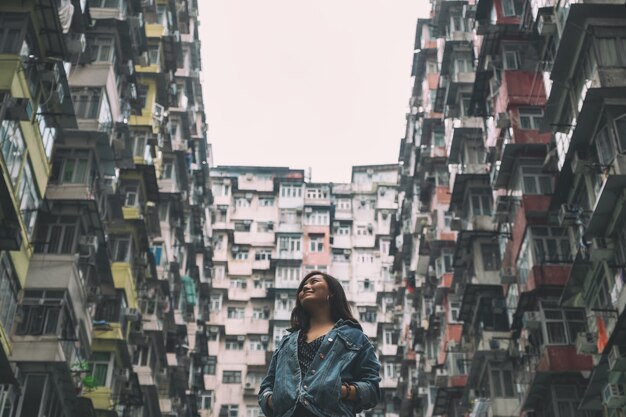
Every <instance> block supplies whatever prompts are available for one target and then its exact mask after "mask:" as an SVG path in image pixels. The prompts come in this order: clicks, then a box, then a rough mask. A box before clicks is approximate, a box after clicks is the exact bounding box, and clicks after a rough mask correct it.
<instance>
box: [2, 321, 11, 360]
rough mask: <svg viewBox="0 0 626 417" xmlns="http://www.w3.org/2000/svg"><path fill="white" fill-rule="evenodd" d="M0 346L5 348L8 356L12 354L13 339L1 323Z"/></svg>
mask: <svg viewBox="0 0 626 417" xmlns="http://www.w3.org/2000/svg"><path fill="white" fill-rule="evenodd" d="M0 346H1V348H2V349H3V350H4V353H5V354H6V355H7V356H11V341H10V340H9V335H8V334H7V332H6V330H5V329H4V327H2V325H1V324H0Z"/></svg>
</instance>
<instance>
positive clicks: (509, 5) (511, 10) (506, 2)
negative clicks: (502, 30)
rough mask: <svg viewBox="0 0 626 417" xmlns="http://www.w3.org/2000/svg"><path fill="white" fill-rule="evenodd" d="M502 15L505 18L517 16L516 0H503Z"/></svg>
mask: <svg viewBox="0 0 626 417" xmlns="http://www.w3.org/2000/svg"><path fill="white" fill-rule="evenodd" d="M502 14H503V15H504V16H505V17H509V16H515V14H516V13H515V2H514V0H502Z"/></svg>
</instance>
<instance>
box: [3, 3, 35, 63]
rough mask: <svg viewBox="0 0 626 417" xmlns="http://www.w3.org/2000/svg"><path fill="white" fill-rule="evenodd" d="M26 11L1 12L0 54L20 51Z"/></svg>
mask: <svg viewBox="0 0 626 417" xmlns="http://www.w3.org/2000/svg"><path fill="white" fill-rule="evenodd" d="M27 17H28V15H27V14H26V13H19V14H18V13H3V14H2V16H1V17H0V54H11V55H15V54H18V53H19V52H20V49H21V48H22V43H23V42H24V37H25V32H26V29H27V28H28V27H29V25H28V21H27Z"/></svg>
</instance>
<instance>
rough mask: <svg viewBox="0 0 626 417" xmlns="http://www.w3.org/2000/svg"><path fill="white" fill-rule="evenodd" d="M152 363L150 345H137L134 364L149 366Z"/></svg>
mask: <svg viewBox="0 0 626 417" xmlns="http://www.w3.org/2000/svg"><path fill="white" fill-rule="evenodd" d="M149 363H150V345H141V346H137V348H136V349H135V351H134V352H133V365H137V366H148V364H149Z"/></svg>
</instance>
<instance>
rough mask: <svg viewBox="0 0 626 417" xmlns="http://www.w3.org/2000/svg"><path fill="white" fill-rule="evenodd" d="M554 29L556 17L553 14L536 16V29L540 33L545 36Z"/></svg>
mask: <svg viewBox="0 0 626 417" xmlns="http://www.w3.org/2000/svg"><path fill="white" fill-rule="evenodd" d="M555 30H556V19H555V16H554V15H553V14H542V15H539V16H537V31H538V32H539V34H540V35H543V36H546V35H550V34H552V33H554V31H555Z"/></svg>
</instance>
